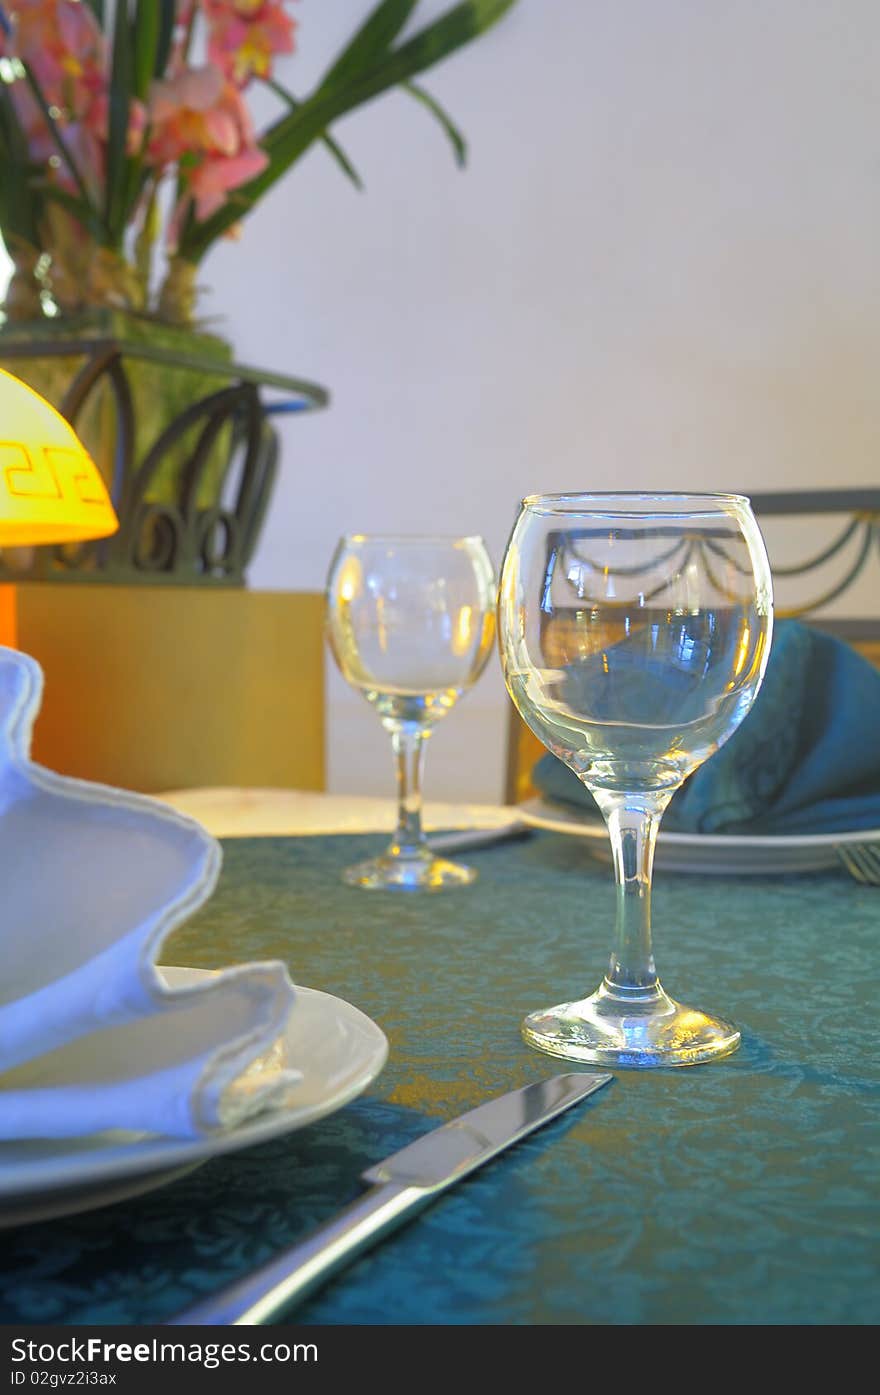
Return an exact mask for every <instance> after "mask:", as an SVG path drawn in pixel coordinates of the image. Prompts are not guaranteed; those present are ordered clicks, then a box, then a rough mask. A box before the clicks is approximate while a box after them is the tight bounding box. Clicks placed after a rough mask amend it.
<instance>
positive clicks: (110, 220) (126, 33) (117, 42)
mask: <svg viewBox="0 0 880 1395" xmlns="http://www.w3.org/2000/svg"><path fill="white" fill-rule="evenodd" d="M133 86H134V56H133V53H132V41H131V28H130V25H129V13H128V0H119V4H118V6H117V10H116V15H115V19H114V24H113V59H112V64H111V69H110V90H109V120H108V124H107V187H106V190H105V217H106V222H107V231H108V234H109V238H110V242H111V245H114V246H115V245H117V244H118V242H119V240H120V239H121V237H122V234H123V232H124V230H125V215H126V212H127V210H126V207H125V187H126V182H127V171H126V163H127V159H126V145H127V142H128V122H129V113H130V110H131V96H132V89H133Z"/></svg>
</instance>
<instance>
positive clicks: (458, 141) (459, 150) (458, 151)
mask: <svg viewBox="0 0 880 1395" xmlns="http://www.w3.org/2000/svg"><path fill="white" fill-rule="evenodd" d="M400 86H401V88H402V89H403V91H404V92H408V93H409V95H410V96H411V97H415V99H416V101H418V102H421V103H422V106H424V107H427V109H428V111H429V112H430V113H431V115H432V116H434V117H436V119H437V120H438V121H439V122H440V125H441V126H442V127H443V129H444V131H445V132H446V134H447V136H448V137H449V140H450V142H451V144H452V149H453V151H454V152H455V160H456V163H457V164H458V165H462V166H464V165H465V164H467V142H466V141H465V138H464V136H463V135H462V134H461V131H460V130H459V129H458V127H457V126H456V125H455V124H454V123H453V120H452V118H451V116H450V115H449V113H448V112H446V111H444V110H443V107H441V105H440V103H439V102H438V101H437V99H436V97H432V96H431V94H430V92H426V91H425V89H424V87H418V86H417V85H416V83H414V82H402V83H401V84H400Z"/></svg>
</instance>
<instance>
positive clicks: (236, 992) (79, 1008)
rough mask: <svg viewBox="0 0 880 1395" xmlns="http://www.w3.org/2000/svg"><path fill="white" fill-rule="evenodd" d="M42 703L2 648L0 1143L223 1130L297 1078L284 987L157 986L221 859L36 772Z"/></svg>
mask: <svg viewBox="0 0 880 1395" xmlns="http://www.w3.org/2000/svg"><path fill="white" fill-rule="evenodd" d="M41 691H42V674H41V671H40V668H39V665H38V664H36V663H35V662H34V660H33V659H30V658H28V657H27V656H26V655H24V654H20V653H17V652H14V651H12V650H8V649H2V648H0V880H2V888H3V893H2V899H0V1139H3V1138H6V1139H10V1138H28V1137H38V1136H39V1137H62V1136H65V1135H74V1134H88V1133H92V1132H94V1131H96V1130H102V1129H134V1130H137V1131H145V1132H150V1133H162V1134H176V1135H179V1136H184V1137H193V1136H198V1135H200V1134H203V1133H209V1132H211V1131H212V1130H217V1129H223V1128H227V1127H230V1126H232V1125H234V1124H236V1123H238V1122H239V1121H240V1120H241V1119H243V1118H245V1117H246V1116H248V1115H249V1114H251V1113H254V1112H256V1111H258V1110H260V1109H262V1108H264V1107H266V1106H268V1105H271V1104H272V1103H275V1102H276V1101H278V1100H279V1099H280V1098H283V1096H284V1094H285V1093H286V1091H287V1090H288V1088H289V1086H290V1084H291V1083H292V1082H293V1081H295V1080H296V1079H298V1078H299V1075H298V1073H297V1072H295V1071H290V1070H285V1069H283V1067H282V1065H281V1064H280V1051H279V1049H278V1046H277V1042H278V1038H279V1034H280V1033H281V1031H282V1030H283V1027H284V1024H285V1021H286V1019H287V1016H288V1014H289V1012H290V1010H291V1006H292V1004H293V987H292V985H291V983H290V980H289V978H288V975H287V971H286V969H285V967H284V965H283V964H280V963H266V964H253V965H247V966H240V967H237V968H234V969H230V970H227V971H226V972H223V973H219V974H216V975H213V976H211V977H210V978H206V980H205V981H204V982H203V983H198V984H196V985H195V986H190V987H186V988H183V989H178V990H172V989H171V988H169V987H168V986H167V985H166V983H165V981H164V979H163V978H162V977H161V975H160V973H159V972H158V970H157V968H156V958H157V955H158V953H159V951H160V949H161V946H162V944H163V941H164V940H165V939H166V938H167V936H168V935H169V933H170V932H171V931H172V930H174V929H175V928H176V927H177V926H178V925H179V924H180V923H181V922H182V921H183V920H185V919H186V917H187V916H189V915H190V914H191V913H192V912H193V911H194V910H196V908H197V907H198V906H200V905H202V903H203V902H204V901H205V900H206V899H207V898H208V896H209V895H210V894H211V891H212V890H213V887H214V884H215V882H216V880H217V874H218V871H219V868H220V848H219V845H218V844H217V843H216V842H215V841H214V839H213V838H211V837H210V836H209V835H208V834H207V833H206V832H205V830H204V829H203V828H201V827H200V826H199V824H197V823H195V822H193V821H192V820H190V819H187V818H184V817H183V816H182V815H180V814H177V813H175V812H174V811H173V810H171V809H168V808H167V807H166V806H164V805H162V804H160V803H158V802H157V801H156V800H152V799H148V798H146V797H145V796H141V795H135V794H130V793H127V792H124V791H122V790H114V789H109V788H106V787H105V786H102V785H93V784H87V783H86V782H84V781H82V780H72V779H67V778H63V777H62V776H59V775H56V774H53V773H52V772H51V771H49V770H46V769H44V768H43V767H41V766H38V765H35V764H34V763H33V762H32V761H31V760H30V759H29V750H30V736H31V729H32V726H33V722H34V718H35V716H36V713H37V711H38V709H39V705H40V694H41Z"/></svg>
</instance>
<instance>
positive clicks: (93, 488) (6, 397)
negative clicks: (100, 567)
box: [0, 368, 119, 646]
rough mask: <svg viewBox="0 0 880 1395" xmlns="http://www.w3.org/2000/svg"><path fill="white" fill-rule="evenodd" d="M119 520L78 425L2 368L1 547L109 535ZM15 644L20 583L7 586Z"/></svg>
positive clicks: (1, 629) (5, 613)
mask: <svg viewBox="0 0 880 1395" xmlns="http://www.w3.org/2000/svg"><path fill="white" fill-rule="evenodd" d="M118 527H119V521H118V519H117V517H116V514H115V513H114V511H113V505H112V504H111V502H110V496H109V495H108V493H107V489H106V486H105V484H104V481H103V479H102V478H101V473H100V471H99V470H98V468H97V466H96V465H95V463H94V461H93V460H92V458H91V456H90V455H89V454H88V452H87V451H86V449H85V447H84V445H83V444H82V442H81V441H80V439H79V437H78V436H77V434H76V432H75V431H74V429H73V427H72V426H71V425H70V423H69V422H67V421H65V419H64V417H63V416H61V414H60V412H56V410H55V408H54V407H52V406H50V404H49V403H48V402H47V401H46V400H45V398H43V397H41V396H40V395H39V393H37V392H34V390H33V388H30V387H28V386H27V384H26V383H23V382H21V380H20V379H18V378H14V377H13V376H12V374H11V373H6V372H4V371H3V369H2V368H0V548H3V547H25V546H28V545H30V544H37V543H61V542H81V541H85V540H86V539H88V538H106V537H108V536H109V534H110V533H115V531H116V529H117V528H118ZM15 643H16V623H15V586H14V585H3V586H0V644H8V645H11V646H14V645H15Z"/></svg>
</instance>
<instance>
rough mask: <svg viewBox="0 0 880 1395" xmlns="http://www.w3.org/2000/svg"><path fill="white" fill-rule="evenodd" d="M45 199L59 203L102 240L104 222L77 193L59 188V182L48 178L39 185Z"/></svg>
mask: <svg viewBox="0 0 880 1395" xmlns="http://www.w3.org/2000/svg"><path fill="white" fill-rule="evenodd" d="M37 188H38V189H39V191H40V193H41V194H42V196H43V198H44V199H48V200H50V202H52V203H57V204H58V205H59V206H60V207H61V208H63V209H64V210H65V211H66V212H67V213H69V214H70V215H71V217H73V218H75V219H76V220H77V222H78V223H82V225H83V227H84V228H87V229H88V231H89V232H90V233H91V234H92V236H93V237H94V238H95V240H96V241H98V242H100V241H101V239H102V234H103V224H102V223H101V221H100V219H98V218H96V217H95V215H94V212H93V210H92V209H91V208H90V207H89V206H88V205H87V204H84V203H83V202H82V200H81V199H78V198H77V197H76V195H75V194H71V193H69V191H68V190H67V189H59V187H58V185H57V184H52V183H50V182H49V181H48V180H46V181H45V182H41V183H39V184H38V185H37Z"/></svg>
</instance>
